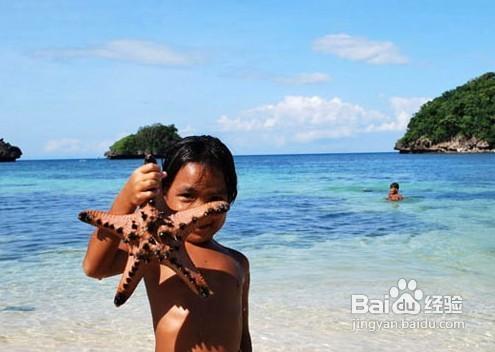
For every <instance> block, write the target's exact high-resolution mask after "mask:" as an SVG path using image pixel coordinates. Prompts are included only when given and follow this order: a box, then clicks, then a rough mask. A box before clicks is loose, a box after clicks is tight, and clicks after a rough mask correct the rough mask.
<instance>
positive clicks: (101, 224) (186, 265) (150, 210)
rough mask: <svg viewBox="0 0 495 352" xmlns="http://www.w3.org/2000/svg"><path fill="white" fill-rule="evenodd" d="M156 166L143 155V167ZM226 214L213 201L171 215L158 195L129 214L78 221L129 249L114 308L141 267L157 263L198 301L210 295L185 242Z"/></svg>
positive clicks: (91, 214) (92, 213) (93, 213)
mask: <svg viewBox="0 0 495 352" xmlns="http://www.w3.org/2000/svg"><path fill="white" fill-rule="evenodd" d="M150 162H151V163H156V160H155V158H154V157H153V156H150V155H147V156H146V157H145V163H150ZM228 210H229V203H227V202H223V201H215V202H210V203H206V204H203V205H201V206H199V207H197V208H192V209H187V210H183V211H178V212H174V211H172V210H171V209H170V208H169V207H168V206H167V205H166V203H165V200H164V198H163V194H162V193H161V191H160V192H159V194H158V195H157V196H156V197H155V198H153V199H150V200H149V201H148V202H146V203H145V204H144V205H142V206H141V207H140V208H139V209H138V210H137V211H136V212H134V213H133V214H127V215H113V214H109V213H107V212H104V211H99V210H85V211H82V212H80V213H79V220H81V221H83V222H86V223H88V224H91V225H94V226H97V227H98V228H100V229H104V230H107V231H110V232H111V233H113V234H115V235H117V236H118V237H119V238H120V239H121V240H122V241H123V242H124V243H126V244H127V245H128V247H129V256H128V258H127V264H126V266H125V269H124V272H123V274H122V277H121V279H120V282H119V284H118V286H117V293H116V294H115V299H114V304H115V305H116V306H117V307H119V306H121V305H122V304H124V303H125V302H126V301H127V300H128V298H129V297H130V296H131V295H132V293H133V292H134V290H135V289H136V287H137V285H138V284H139V281H140V280H141V278H142V277H143V270H142V269H143V268H142V264H147V263H149V262H151V261H152V260H157V261H158V262H159V263H161V264H164V265H166V266H168V267H169V268H171V269H172V270H173V271H175V273H176V274H177V275H178V276H179V277H180V278H181V279H182V280H183V281H184V282H185V284H186V285H187V286H189V288H190V289H191V290H192V291H193V292H194V293H195V294H197V295H199V296H200V297H202V298H207V297H208V296H209V295H211V294H212V293H213V292H212V291H211V290H210V289H209V287H208V285H207V283H206V280H205V279H204V277H203V275H201V273H200V272H199V270H198V268H197V267H196V266H195V265H194V263H193V262H192V260H191V258H190V257H189V255H188V254H187V252H186V248H185V240H186V238H187V236H188V234H189V233H191V232H192V231H193V230H194V229H196V228H197V227H198V226H201V225H205V224H207V223H208V219H209V218H210V217H211V216H214V215H216V214H221V213H225V212H227V211H228Z"/></svg>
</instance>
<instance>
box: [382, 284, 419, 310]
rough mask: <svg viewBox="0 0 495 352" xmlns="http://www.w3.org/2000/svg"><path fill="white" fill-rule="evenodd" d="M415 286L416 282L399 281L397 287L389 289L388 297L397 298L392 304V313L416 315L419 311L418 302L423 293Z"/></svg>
mask: <svg viewBox="0 0 495 352" xmlns="http://www.w3.org/2000/svg"><path fill="white" fill-rule="evenodd" d="M416 286H417V285H416V280H410V281H406V280H405V279H400V280H399V281H397V286H393V287H392V288H391V289H390V297H392V298H397V299H396V300H395V302H394V303H393V304H392V312H393V313H395V314H418V313H419V312H420V311H421V304H420V303H419V301H420V300H421V299H423V291H421V290H420V289H419V288H417V287H416Z"/></svg>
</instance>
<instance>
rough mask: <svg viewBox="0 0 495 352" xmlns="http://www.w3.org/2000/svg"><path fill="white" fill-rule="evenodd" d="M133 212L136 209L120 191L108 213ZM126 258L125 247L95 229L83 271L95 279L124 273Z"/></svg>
mask: <svg viewBox="0 0 495 352" xmlns="http://www.w3.org/2000/svg"><path fill="white" fill-rule="evenodd" d="M135 210H136V207H135V206H134V205H132V203H131V202H129V201H128V200H127V194H126V192H124V191H122V192H120V193H119V195H118V196H117V198H116V199H115V201H114V203H113V205H112V207H111V208H110V210H109V213H111V214H117V215H120V214H130V213H133V212H134V211H135ZM127 257H128V254H127V245H125V244H124V243H122V242H121V240H120V239H119V238H118V237H117V236H116V235H115V234H113V233H111V232H109V231H106V230H102V229H96V231H94V232H93V234H92V235H91V238H90V240H89V243H88V249H87V251H86V256H85V257H84V261H83V270H84V272H85V273H86V275H88V276H90V277H93V278H95V279H102V278H105V277H109V276H113V275H117V274H120V273H122V272H123V271H124V268H125V264H126V262H127Z"/></svg>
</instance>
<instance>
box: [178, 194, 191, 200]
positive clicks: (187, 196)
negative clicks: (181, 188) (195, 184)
mask: <svg viewBox="0 0 495 352" xmlns="http://www.w3.org/2000/svg"><path fill="white" fill-rule="evenodd" d="M179 197H181V198H184V199H193V198H194V195H193V194H192V193H181V194H179Z"/></svg>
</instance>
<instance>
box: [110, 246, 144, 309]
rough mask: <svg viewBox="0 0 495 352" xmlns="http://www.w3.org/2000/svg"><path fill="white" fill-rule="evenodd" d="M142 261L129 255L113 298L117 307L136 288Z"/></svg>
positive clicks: (139, 279) (140, 273)
mask: <svg viewBox="0 0 495 352" xmlns="http://www.w3.org/2000/svg"><path fill="white" fill-rule="evenodd" d="M141 266H142V262H141V261H140V260H139V258H137V257H136V256H135V255H129V257H128V258H127V264H126V266H125V269H124V272H123V273H122V277H121V279H120V282H119V284H118V286H117V292H116V293H115V298H114V300H113V302H114V304H115V305H116V306H117V307H120V306H121V305H122V304H124V303H125V302H126V301H127V300H128V299H129V297H130V296H131V295H132V293H133V292H134V290H135V289H136V287H137V285H138V284H139V281H141V279H142V277H143V271H142V270H141Z"/></svg>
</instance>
